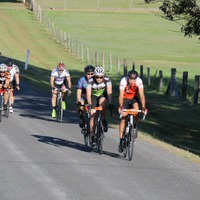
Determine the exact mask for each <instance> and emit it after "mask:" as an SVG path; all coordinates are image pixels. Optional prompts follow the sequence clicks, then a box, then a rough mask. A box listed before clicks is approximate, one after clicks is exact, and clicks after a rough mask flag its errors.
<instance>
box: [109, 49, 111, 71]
mask: <svg viewBox="0 0 200 200" xmlns="http://www.w3.org/2000/svg"><path fill="white" fill-rule="evenodd" d="M109 58H110V70H109V71H110V72H112V54H111V53H110V56H109Z"/></svg>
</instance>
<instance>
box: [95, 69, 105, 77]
mask: <svg viewBox="0 0 200 200" xmlns="http://www.w3.org/2000/svg"><path fill="white" fill-rule="evenodd" d="M94 75H99V76H104V68H103V67H96V68H95V70H94Z"/></svg>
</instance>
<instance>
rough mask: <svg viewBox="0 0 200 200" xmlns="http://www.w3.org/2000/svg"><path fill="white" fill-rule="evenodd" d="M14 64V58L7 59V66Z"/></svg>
mask: <svg viewBox="0 0 200 200" xmlns="http://www.w3.org/2000/svg"><path fill="white" fill-rule="evenodd" d="M13 64H14V62H13V59H12V58H7V59H6V65H7V66H12V65H13Z"/></svg>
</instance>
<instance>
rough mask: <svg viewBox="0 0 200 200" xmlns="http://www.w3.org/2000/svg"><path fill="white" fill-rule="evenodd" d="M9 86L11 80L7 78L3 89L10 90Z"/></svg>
mask: <svg viewBox="0 0 200 200" xmlns="http://www.w3.org/2000/svg"><path fill="white" fill-rule="evenodd" d="M9 85H10V78H6V80H5V84H4V85H3V87H4V88H8V86H9Z"/></svg>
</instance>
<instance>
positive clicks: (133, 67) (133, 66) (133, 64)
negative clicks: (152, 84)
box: [132, 62, 135, 70]
mask: <svg viewBox="0 0 200 200" xmlns="http://www.w3.org/2000/svg"><path fill="white" fill-rule="evenodd" d="M132 70H135V63H134V62H133V63H132Z"/></svg>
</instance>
